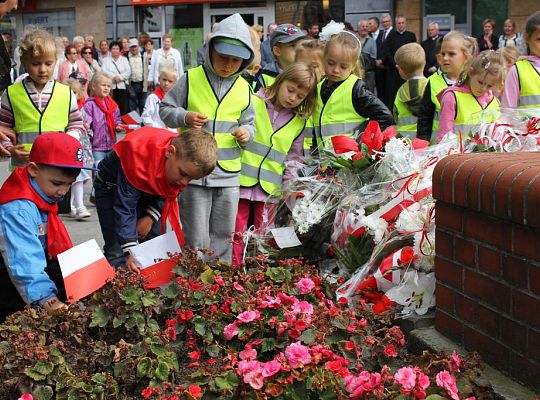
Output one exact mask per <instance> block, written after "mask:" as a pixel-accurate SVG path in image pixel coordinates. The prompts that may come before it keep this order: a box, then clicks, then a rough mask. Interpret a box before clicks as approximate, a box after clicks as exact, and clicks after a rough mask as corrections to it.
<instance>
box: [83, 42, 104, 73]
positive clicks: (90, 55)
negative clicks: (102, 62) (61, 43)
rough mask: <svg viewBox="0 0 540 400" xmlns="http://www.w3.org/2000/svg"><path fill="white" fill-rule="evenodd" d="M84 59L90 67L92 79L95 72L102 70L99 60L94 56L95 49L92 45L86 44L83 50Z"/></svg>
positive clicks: (89, 71)
mask: <svg viewBox="0 0 540 400" xmlns="http://www.w3.org/2000/svg"><path fill="white" fill-rule="evenodd" d="M81 55H82V59H83V61H84V62H86V67H87V68H88V75H89V76H90V80H92V77H93V76H94V74H95V73H96V72H98V71H100V70H101V67H100V66H99V64H98V62H97V61H96V60H95V58H94V49H93V48H92V47H91V46H84V47H83V48H82V50H81Z"/></svg>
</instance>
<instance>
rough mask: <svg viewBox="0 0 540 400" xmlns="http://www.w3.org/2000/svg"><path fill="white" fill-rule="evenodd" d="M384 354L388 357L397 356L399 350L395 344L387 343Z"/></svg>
mask: <svg viewBox="0 0 540 400" xmlns="http://www.w3.org/2000/svg"><path fill="white" fill-rule="evenodd" d="M384 354H386V355H387V356H388V357H397V351H396V348H395V347H394V345H393V344H389V345H386V347H385V348H384Z"/></svg>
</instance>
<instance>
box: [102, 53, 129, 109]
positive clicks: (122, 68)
mask: <svg viewBox="0 0 540 400" xmlns="http://www.w3.org/2000/svg"><path fill="white" fill-rule="evenodd" d="M121 49H122V44H121V43H120V42H111V44H110V45H109V50H110V52H111V56H110V57H107V58H105V59H104V60H103V64H102V65H101V71H102V72H104V73H105V74H106V75H107V76H109V78H111V79H112V82H113V84H112V98H113V100H114V101H116V103H117V104H118V107H119V108H120V114H121V115H124V114H127V113H129V111H130V109H129V96H128V92H127V86H126V84H129V77H130V76H131V67H130V66H129V61H128V59H127V58H126V57H124V56H122V55H121V54H120V51H121Z"/></svg>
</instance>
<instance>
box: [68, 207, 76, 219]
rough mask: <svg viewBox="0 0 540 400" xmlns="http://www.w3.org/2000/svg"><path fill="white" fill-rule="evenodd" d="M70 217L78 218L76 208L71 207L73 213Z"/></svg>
mask: <svg viewBox="0 0 540 400" xmlns="http://www.w3.org/2000/svg"><path fill="white" fill-rule="evenodd" d="M69 216H70V217H71V218H77V209H76V208H75V207H71V212H70V213H69Z"/></svg>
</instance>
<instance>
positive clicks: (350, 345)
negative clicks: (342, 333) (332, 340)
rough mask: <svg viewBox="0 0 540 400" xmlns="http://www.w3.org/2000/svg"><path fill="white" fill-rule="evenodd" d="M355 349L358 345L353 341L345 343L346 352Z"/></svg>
mask: <svg viewBox="0 0 540 400" xmlns="http://www.w3.org/2000/svg"><path fill="white" fill-rule="evenodd" d="M355 348H356V345H355V344H354V342H353V341H352V340H348V341H347V342H346V343H345V350H347V351H353V350H354V349H355Z"/></svg>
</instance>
